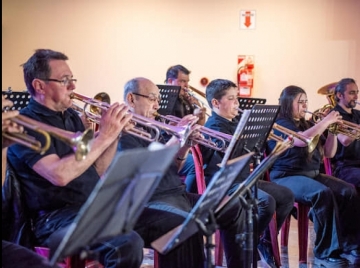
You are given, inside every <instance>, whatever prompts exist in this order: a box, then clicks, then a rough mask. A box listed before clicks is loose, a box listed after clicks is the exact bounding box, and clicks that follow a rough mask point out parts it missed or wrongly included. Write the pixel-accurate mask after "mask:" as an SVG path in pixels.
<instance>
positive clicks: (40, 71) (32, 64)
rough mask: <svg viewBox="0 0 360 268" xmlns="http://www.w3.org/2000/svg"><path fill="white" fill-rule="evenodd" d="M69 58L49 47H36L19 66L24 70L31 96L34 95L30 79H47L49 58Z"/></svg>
mask: <svg viewBox="0 0 360 268" xmlns="http://www.w3.org/2000/svg"><path fill="white" fill-rule="evenodd" d="M68 59H69V58H68V57H67V56H66V55H65V54H63V53H61V52H57V51H54V50H50V49H37V50H35V53H34V54H33V55H32V56H31V57H30V58H29V59H28V60H27V62H25V63H24V64H22V65H21V66H22V67H23V72H24V81H25V85H26V88H27V90H28V91H29V93H30V95H31V96H34V95H35V89H34V88H33V86H32V81H33V80H34V79H35V78H39V79H48V78H50V75H51V68H50V65H49V61H50V60H68Z"/></svg>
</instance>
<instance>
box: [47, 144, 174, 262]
mask: <svg viewBox="0 0 360 268" xmlns="http://www.w3.org/2000/svg"><path fill="white" fill-rule="evenodd" d="M178 149H179V148H178V147H177V146H171V147H166V148H165V149H160V150H155V151H150V150H148V149H134V150H129V151H124V152H121V153H118V154H117V155H116V156H115V158H114V160H113V161H112V163H111V165H110V167H109V168H108V170H107V171H106V173H105V174H104V175H103V177H102V179H101V180H99V182H98V183H97V185H96V186H95V188H94V190H93V191H92V193H91V194H90V196H89V198H88V200H87V201H86V202H85V204H84V205H83V206H82V207H81V209H80V211H79V213H78V215H77V216H76V218H75V219H74V221H73V223H71V224H70V225H69V227H68V228H64V229H65V231H64V230H59V232H58V234H59V235H57V236H56V235H55V236H54V237H53V240H52V242H51V243H50V254H51V256H50V259H51V264H52V265H54V264H55V263H56V262H57V261H58V260H60V259H62V258H64V257H66V256H70V255H74V254H80V257H81V258H82V259H84V258H86V257H87V256H89V255H91V253H92V252H91V251H90V250H89V245H93V244H95V243H98V242H101V241H104V240H105V239H108V238H111V237H114V236H117V235H121V234H125V233H128V232H129V231H131V230H132V229H133V227H134V225H135V223H136V221H137V219H138V217H139V216H140V214H141V212H142V210H143V208H144V205H145V204H146V203H147V201H148V200H149V199H150V197H151V195H152V193H153V192H154V190H155V189H156V187H157V185H158V184H159V182H160V180H161V178H162V177H163V175H164V173H165V171H166V170H167V168H168V167H169V166H170V163H171V162H172V161H173V158H174V155H175V154H176V152H177V151H178ZM65 232H66V233H65ZM64 233H65V235H64V236H62V237H60V236H61V235H62V234H64ZM61 239H62V240H61ZM59 240H61V241H59ZM58 242H59V243H58Z"/></svg>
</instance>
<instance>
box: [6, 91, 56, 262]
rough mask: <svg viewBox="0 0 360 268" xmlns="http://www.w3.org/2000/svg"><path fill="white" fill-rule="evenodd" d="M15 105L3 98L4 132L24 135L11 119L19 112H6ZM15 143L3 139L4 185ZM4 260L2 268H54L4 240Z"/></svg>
mask: <svg viewBox="0 0 360 268" xmlns="http://www.w3.org/2000/svg"><path fill="white" fill-rule="evenodd" d="M12 105H13V103H12V101H10V100H7V99H5V98H4V96H2V110H3V112H2V132H6V133H22V132H23V127H22V126H19V125H17V124H16V123H14V122H12V121H11V120H10V119H11V118H13V117H15V116H17V115H18V114H19V111H8V112H4V108H5V107H11V106H12ZM12 143H13V142H12V141H11V140H9V139H6V138H4V137H2V173H3V176H2V185H4V181H5V172H6V152H7V147H8V146H10V145H11V144H12ZM1 251H2V259H1V267H2V268H12V267H13V268H18V267H25V266H26V267H28V268H53V266H51V265H50V263H49V262H48V260H47V259H46V258H44V257H42V256H40V255H38V254H36V253H35V252H34V251H32V250H30V249H28V248H26V247H23V246H20V245H17V244H15V243H11V242H9V241H5V240H2V248H1Z"/></svg>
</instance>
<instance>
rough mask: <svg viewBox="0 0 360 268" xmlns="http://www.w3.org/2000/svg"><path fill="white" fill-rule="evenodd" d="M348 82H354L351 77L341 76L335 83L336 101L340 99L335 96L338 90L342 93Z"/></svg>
mask: <svg viewBox="0 0 360 268" xmlns="http://www.w3.org/2000/svg"><path fill="white" fill-rule="evenodd" d="M349 84H356V82H355V80H354V79H352V78H343V79H341V80H340V81H339V83H337V85H336V87H335V100H336V101H337V102H338V101H339V100H340V99H339V98H338V97H337V94H336V93H338V92H340V93H341V94H342V95H344V92H345V90H346V86H347V85H349Z"/></svg>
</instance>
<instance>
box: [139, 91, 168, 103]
mask: <svg viewBox="0 0 360 268" xmlns="http://www.w3.org/2000/svg"><path fill="white" fill-rule="evenodd" d="M132 94H134V95H136V96H140V97H144V98H147V99H148V100H149V101H151V102H156V101H157V102H158V103H160V102H161V95H160V94H159V96H156V95H155V94H154V93H150V94H149V96H146V95H143V94H140V93H135V92H133V93H132Z"/></svg>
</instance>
